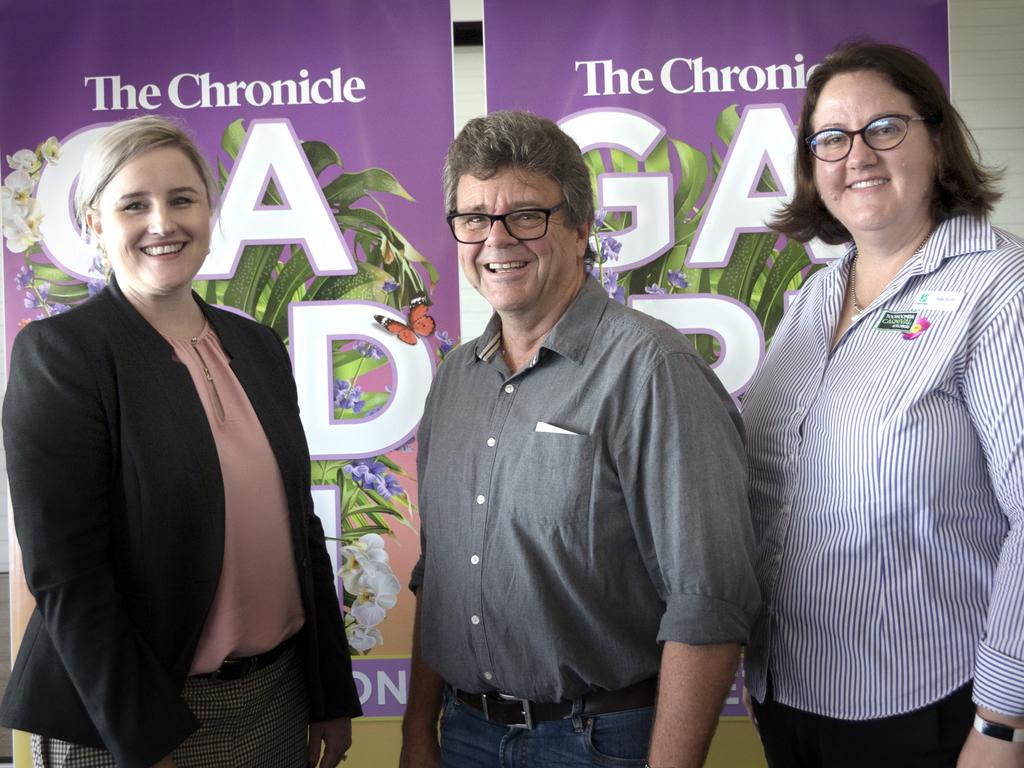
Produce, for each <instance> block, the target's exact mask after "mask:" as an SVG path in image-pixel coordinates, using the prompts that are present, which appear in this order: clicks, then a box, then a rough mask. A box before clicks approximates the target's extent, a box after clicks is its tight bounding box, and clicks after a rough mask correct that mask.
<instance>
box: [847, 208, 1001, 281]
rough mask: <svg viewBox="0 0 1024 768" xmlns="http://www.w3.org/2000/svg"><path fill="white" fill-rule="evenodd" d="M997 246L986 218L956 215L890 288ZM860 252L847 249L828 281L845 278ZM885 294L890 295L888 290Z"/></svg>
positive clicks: (943, 224) (940, 226)
mask: <svg viewBox="0 0 1024 768" xmlns="http://www.w3.org/2000/svg"><path fill="white" fill-rule="evenodd" d="M997 247H998V244H997V242H996V233H995V231H994V230H993V229H992V225H991V224H990V223H989V222H988V221H987V220H985V219H977V218H973V217H970V216H955V217H953V218H951V219H946V220H945V221H943V222H940V223H939V224H938V225H937V226H936V227H935V230H934V231H933V232H932V235H931V237H929V238H928V241H927V242H926V243H925V244H924V248H923V249H922V250H921V252H920V254H916V255H915V256H914V257H912V258H911V259H910V260H908V261H907V263H906V264H905V265H904V266H903V268H902V269H900V271H899V272H898V273H897V275H896V279H894V280H893V282H892V285H891V286H890V287H891V288H895V289H897V290H898V289H899V288H901V287H902V286H903V283H905V282H906V279H907V278H908V277H911V276H912V275H926V274H929V273H931V272H934V271H935V270H936V269H938V268H939V267H940V266H941V265H942V263H943V262H944V261H945V260H946V259H952V258H955V257H957V256H963V255H964V254H967V253H978V252H979V251H994V250H995V249H996V248H997ZM856 253H857V246H856V245H854V244H853V243H850V245H849V246H848V247H847V249H846V252H845V253H844V254H843V256H842V258H840V259H837V260H836V261H835V262H834V263H833V264H832V266H831V268H830V269H829V279H830V280H832V281H838V280H839V279H840V275H845V274H846V273H847V271H848V270H849V268H850V262H851V261H853V258H854V256H855V255H856ZM884 293H885V294H889V293H890V291H889V290H888V289H887V290H886V291H885V292H884Z"/></svg>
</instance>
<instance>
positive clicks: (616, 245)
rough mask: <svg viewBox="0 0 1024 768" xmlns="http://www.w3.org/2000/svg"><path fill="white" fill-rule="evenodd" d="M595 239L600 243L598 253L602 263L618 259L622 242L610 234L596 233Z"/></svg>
mask: <svg viewBox="0 0 1024 768" xmlns="http://www.w3.org/2000/svg"><path fill="white" fill-rule="evenodd" d="M597 239H598V240H599V241H600V243H601V252H600V255H599V258H600V261H601V263H602V264H604V263H606V262H609V261H618V260H619V251H621V250H622V243H620V242H619V241H618V240H617V239H616V238H614V237H612V236H611V235H598V236H597Z"/></svg>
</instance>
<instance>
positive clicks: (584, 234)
mask: <svg viewBox="0 0 1024 768" xmlns="http://www.w3.org/2000/svg"><path fill="white" fill-rule="evenodd" d="M592 227H593V224H592V223H591V222H589V221H587V222H584V223H583V224H580V225H579V226H578V227H576V246H577V249H579V257H580V258H581V259H582V258H583V257H584V256H586V255H587V243H589V242H590V230H591V228H592Z"/></svg>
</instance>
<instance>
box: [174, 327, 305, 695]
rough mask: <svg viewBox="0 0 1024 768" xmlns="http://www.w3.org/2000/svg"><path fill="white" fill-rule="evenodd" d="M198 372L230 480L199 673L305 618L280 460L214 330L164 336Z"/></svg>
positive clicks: (257, 648) (278, 636) (270, 642)
mask: <svg viewBox="0 0 1024 768" xmlns="http://www.w3.org/2000/svg"><path fill="white" fill-rule="evenodd" d="M164 338H166V339H167V341H168V342H170V344H171V345H172V346H173V347H174V354H175V359H176V360H178V361H179V362H181V363H184V365H185V367H186V368H188V370H189V373H191V374H192V380H193V382H195V385H196V391H197V392H198V394H199V399H200V400H201V401H202V403H203V408H204V410H205V411H206V417H207V419H209V422H210V430H211V431H212V432H213V439H214V442H215V443H216V445H217V456H218V457H219V459H220V471H221V476H222V477H223V480H224V563H223V566H222V568H221V574H220V583H219V584H218V586H217V593H216V595H215V597H214V599H213V605H212V606H211V607H210V613H209V615H208V616H207V618H206V625H205V626H204V627H203V633H202V635H201V636H200V638H199V645H198V647H197V648H196V653H195V656H194V657H193V659H192V669H191V673H190V674H193V675H196V674H203V673H206V672H212V671H213V670H215V669H217V668H218V667H219V666H220V665H221V663H222V662H223V661H224V659H225V658H227V657H229V656H231V657H242V656H254V655H256V654H259V653H262V652H264V651H269V650H270V649H271V648H273V647H275V646H276V645H278V644H279V643H281V642H282V641H283V640H285V639H287V638H289V637H291V636H292V635H293V634H295V633H296V632H297V631H298V630H299V628H300V627H302V625H303V623H304V622H305V620H306V619H305V613H304V611H303V609H302V598H301V597H300V595H299V581H298V575H297V573H296V569H295V557H294V554H293V548H292V540H291V527H290V525H289V521H288V503H287V500H286V498H285V492H284V484H283V482H282V480H281V472H280V469H279V468H278V466H277V460H276V459H275V458H274V453H273V451H272V450H271V448H270V443H269V442H268V441H267V436H266V435H265V434H264V432H263V427H262V425H261V424H260V421H259V418H258V417H257V416H256V412H255V411H254V410H253V407H252V403H250V402H249V398H248V396H247V395H246V394H245V390H243V389H242V385H241V384H239V382H238V379H237V378H236V377H235V374H234V372H233V371H232V370H231V366H230V363H229V361H228V358H227V355H225V354H224V349H223V348H222V347H221V345H220V340H219V339H218V338H217V335H216V333H214V331H213V329H212V328H211V327H210V326H209V324H207V325H205V326H204V328H203V331H202V332H201V333H200V334H199V336H197V337H195V338H192V339H187V340H182V339H172V338H170V337H166V336H165V337H164Z"/></svg>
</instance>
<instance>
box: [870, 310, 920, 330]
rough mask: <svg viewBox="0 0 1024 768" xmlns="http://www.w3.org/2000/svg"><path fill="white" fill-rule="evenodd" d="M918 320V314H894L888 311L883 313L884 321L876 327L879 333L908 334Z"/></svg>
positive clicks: (879, 322) (880, 321)
mask: <svg viewBox="0 0 1024 768" xmlns="http://www.w3.org/2000/svg"><path fill="white" fill-rule="evenodd" d="M916 320H917V312H893V311H892V310H891V309H887V310H886V311H885V312H883V313H882V319H881V320H879V321H878V325H876V326H875V329H876V330H879V331H899V332H901V333H906V332H908V331H910V329H912V328H913V327H914V322H915V321H916Z"/></svg>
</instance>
